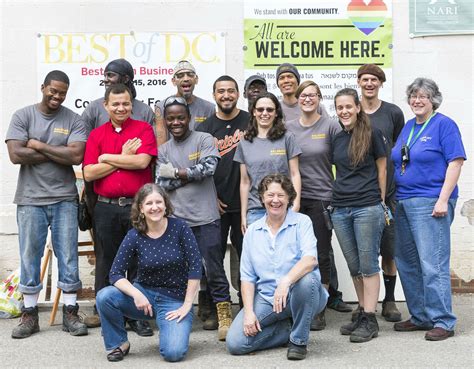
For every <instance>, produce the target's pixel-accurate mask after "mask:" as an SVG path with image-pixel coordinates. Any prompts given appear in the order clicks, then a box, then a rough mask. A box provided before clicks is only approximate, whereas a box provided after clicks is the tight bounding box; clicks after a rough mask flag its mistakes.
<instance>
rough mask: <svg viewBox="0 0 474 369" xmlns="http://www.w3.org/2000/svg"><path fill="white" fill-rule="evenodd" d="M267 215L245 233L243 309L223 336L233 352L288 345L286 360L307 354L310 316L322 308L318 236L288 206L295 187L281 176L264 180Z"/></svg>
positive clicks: (324, 297) (262, 191)
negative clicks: (225, 336)
mask: <svg viewBox="0 0 474 369" xmlns="http://www.w3.org/2000/svg"><path fill="white" fill-rule="evenodd" d="M258 194H259V196H260V199H261V202H262V204H263V206H264V207H265V210H266V214H265V215H264V217H263V218H260V219H259V220H257V221H256V222H255V223H252V224H251V225H250V227H249V228H248V229H247V232H246V233H245V237H244V242H243V249H242V258H241V261H240V275H241V281H242V287H241V293H242V299H243V302H244V308H243V309H242V310H240V312H239V314H238V315H237V317H236V318H235V320H234V321H233V323H232V325H231V327H230V330H229V332H228V334H227V348H228V350H229V352H230V353H231V354H233V355H242V354H247V353H249V352H252V351H257V350H264V349H268V348H272V347H279V346H282V345H285V344H288V353H287V358H288V359H290V360H301V359H304V358H305V357H306V345H307V343H308V337H309V330H310V325H311V320H312V319H313V317H314V316H315V315H316V314H318V313H319V312H321V311H322V310H323V309H324V307H325V306H326V302H327V297H328V293H327V292H326V290H325V289H324V288H323V287H322V285H321V275H320V273H319V269H318V262H317V251H316V238H315V236H314V233H313V226H312V224H311V220H310V218H309V217H308V216H306V215H303V214H299V213H295V212H294V211H293V210H291V209H290V208H291V206H292V205H293V201H294V199H295V198H296V191H295V189H294V187H293V185H292V183H291V181H290V180H289V179H288V178H287V177H286V176H284V175H282V174H272V175H268V176H266V177H264V178H263V180H262V181H261V183H260V185H259V187H258Z"/></svg>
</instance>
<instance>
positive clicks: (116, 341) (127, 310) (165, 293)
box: [97, 183, 202, 361]
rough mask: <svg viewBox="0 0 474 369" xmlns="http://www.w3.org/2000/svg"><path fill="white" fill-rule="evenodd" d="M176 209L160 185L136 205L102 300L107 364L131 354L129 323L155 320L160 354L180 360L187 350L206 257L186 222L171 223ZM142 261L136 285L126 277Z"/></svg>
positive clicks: (145, 188) (140, 196)
mask: <svg viewBox="0 0 474 369" xmlns="http://www.w3.org/2000/svg"><path fill="white" fill-rule="evenodd" d="M172 213H173V207H172V205H171V203H170V201H169V198H168V195H167V194H166V193H165V191H164V190H163V189H162V188H161V187H159V186H158V185H156V184H153V183H149V184H146V185H144V186H143V187H142V188H141V189H140V190H139V191H138V193H137V194H136V196H135V199H134V202H133V204H132V211H131V220H132V225H133V228H132V229H131V230H130V231H129V232H128V233H127V235H126V236H125V238H124V240H123V241H122V244H121V245H120V248H119V250H118V252H117V255H116V257H115V260H114V263H113V265H112V269H111V270H110V274H109V279H110V283H111V284H112V286H108V287H106V288H104V289H102V290H101V291H100V292H99V293H98V295H97V309H98V311H99V315H100V318H101V322H102V335H103V337H104V343H105V348H106V350H107V351H108V354H107V360H109V361H120V360H122V359H123V358H124V356H126V355H127V354H128V352H129V351H130V343H129V342H128V339H127V331H126V330H125V325H124V318H125V317H127V318H130V319H137V320H144V319H148V320H151V319H155V320H156V325H157V326H158V328H159V331H160V337H159V349H160V354H161V356H163V358H164V359H165V360H166V361H179V360H182V359H183V358H184V356H185V355H186V353H187V351H188V346H189V335H190V333H191V327H192V321H193V311H192V306H193V300H194V297H195V295H196V293H197V290H198V287H199V280H200V278H201V274H202V272H201V268H202V264H201V255H200V253H199V249H198V247H197V244H196V239H195V238H194V235H193V233H192V232H191V230H190V229H189V227H188V226H187V225H186V223H185V222H184V221H183V220H181V219H177V218H170V217H169V216H170V215H171V214H172ZM135 257H136V258H137V260H138V272H137V277H136V279H135V281H134V283H133V284H131V283H130V282H129V281H128V280H127V279H126V278H125V272H126V270H127V269H128V267H129V265H130V263H131V262H132V260H133V259H134V258H135Z"/></svg>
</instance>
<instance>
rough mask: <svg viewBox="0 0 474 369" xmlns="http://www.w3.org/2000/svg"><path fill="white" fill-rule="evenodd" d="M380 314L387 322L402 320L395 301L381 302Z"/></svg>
mask: <svg viewBox="0 0 474 369" xmlns="http://www.w3.org/2000/svg"><path fill="white" fill-rule="evenodd" d="M382 316H383V317H384V318H385V320H386V321H387V322H399V321H400V320H402V314H401V313H400V311H399V310H398V308H397V304H395V301H384V302H382Z"/></svg>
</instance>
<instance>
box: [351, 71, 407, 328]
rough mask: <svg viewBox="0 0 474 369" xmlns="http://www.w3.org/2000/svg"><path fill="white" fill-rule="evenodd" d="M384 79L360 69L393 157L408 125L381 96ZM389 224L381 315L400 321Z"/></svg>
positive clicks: (390, 196)
mask: <svg viewBox="0 0 474 369" xmlns="http://www.w3.org/2000/svg"><path fill="white" fill-rule="evenodd" d="M384 82H385V73H384V71H383V70H382V69H381V68H380V67H378V66H377V65H375V64H365V65H363V66H361V67H360V68H359V70H358V71H357V84H358V85H359V87H360V89H361V93H362V99H361V104H362V107H363V109H364V111H365V112H366V113H367V115H368V116H369V119H370V123H371V124H372V125H373V126H375V127H377V128H379V129H380V130H381V131H382V133H383V135H384V136H385V138H386V141H387V157H390V153H391V151H392V147H393V145H394V144H395V142H396V141H397V138H398V135H399V134H400V131H401V130H402V128H403V125H404V124H405V118H404V116H403V113H402V111H401V109H400V108H399V107H398V106H396V105H394V104H390V103H388V102H386V101H382V100H380V99H379V90H380V87H382V85H383V83H384ZM393 170H394V168H393V164H392V161H391V160H388V161H387V191H386V195H385V204H386V205H387V206H388V207H389V208H390V209H391V211H392V213H393V212H394V211H395V182H394V180H393ZM391 223H392V224H390V225H389V226H386V227H385V229H384V232H383V234H382V240H381V242H380V254H381V255H382V270H383V280H384V284H385V298H384V300H383V303H382V316H383V317H384V318H385V320H387V321H389V322H398V321H400V320H401V319H402V316H401V314H400V311H399V310H398V308H397V305H396V304H395V282H396V278H397V267H396V265H395V260H394V224H393V221H392V222H391Z"/></svg>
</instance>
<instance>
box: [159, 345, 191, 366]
mask: <svg viewBox="0 0 474 369" xmlns="http://www.w3.org/2000/svg"><path fill="white" fill-rule="evenodd" d="M186 353H187V350H186V349H180V348H175V347H170V348H167V349H164V350H163V349H160V355H161V356H162V357H163V359H164V360H165V361H168V362H170V363H174V362H176V361H181V360H183V359H184V357H185V356H186Z"/></svg>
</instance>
